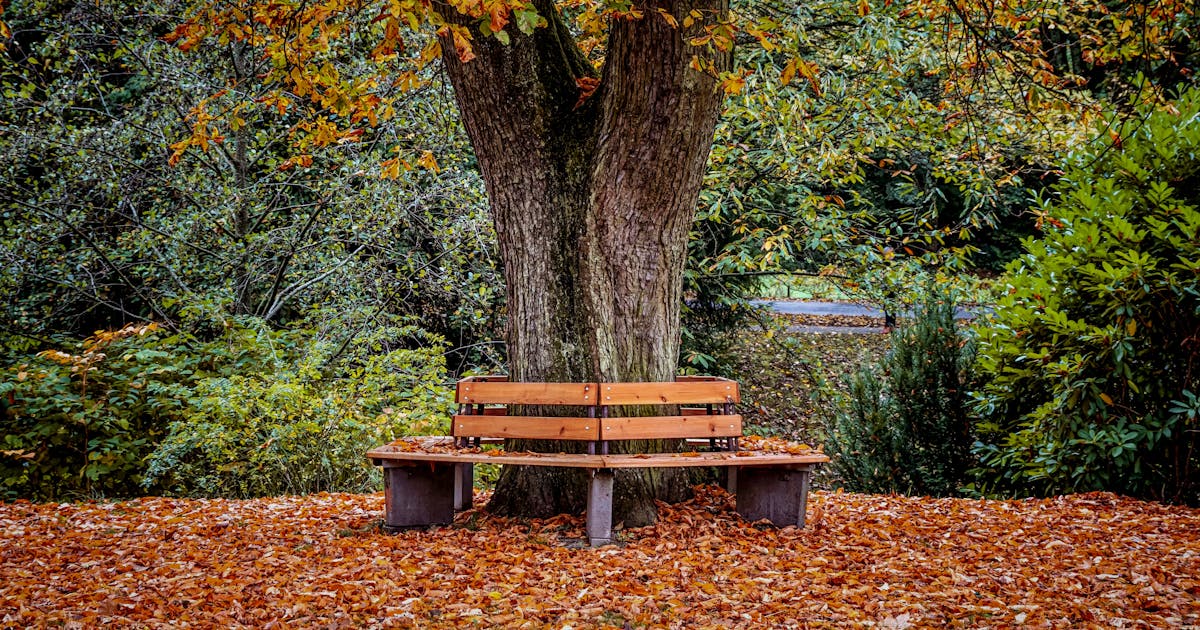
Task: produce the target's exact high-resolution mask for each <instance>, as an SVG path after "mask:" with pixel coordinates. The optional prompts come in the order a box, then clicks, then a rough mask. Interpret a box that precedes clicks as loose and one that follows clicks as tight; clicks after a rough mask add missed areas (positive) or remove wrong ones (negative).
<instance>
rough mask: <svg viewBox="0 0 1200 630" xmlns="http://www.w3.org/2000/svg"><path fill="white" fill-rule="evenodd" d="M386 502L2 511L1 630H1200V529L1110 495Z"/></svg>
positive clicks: (715, 495)
mask: <svg viewBox="0 0 1200 630" xmlns="http://www.w3.org/2000/svg"><path fill="white" fill-rule="evenodd" d="M382 508H383V505H382V498H381V496H380V495H366V496H363V495H351V494H334V495H314V496H308V497H287V498H270V499H259V500H252V501H229V500H177V499H161V498H147V499H138V500H133V501H128V502H123V503H98V504H30V503H15V504H7V505H0V576H2V577H3V579H2V581H0V626H2V627H5V628H8V627H41V626H67V627H81V628H91V627H111V626H133V627H166V626H170V627H181V626H192V627H221V628H225V627H331V628H332V627H445V628H459V627H467V626H472V625H474V626H486V627H529V628H539V627H547V626H550V627H558V628H561V627H567V626H570V627H576V628H578V627H598V626H611V627H617V628H624V627H633V628H637V627H682V628H695V627H745V628H764V627H799V628H804V627H808V628H824V627H839V628H841V627H885V628H902V627H933V628H943V627H969V628H986V627H994V628H1009V627H1014V626H1027V627H1053V628H1113V627H1117V628H1119V627H1133V628H1178V627H1185V626H1188V625H1194V624H1200V510H1196V509H1188V508H1180V507H1165V506H1162V505H1158V504H1153V503H1143V502H1139V501H1133V500H1129V499H1123V498H1118V497H1116V496H1113V495H1108V494H1091V495H1079V496H1072V497H1065V498H1058V499H1049V500H1028V501H977V500H965V499H936V500H933V499H920V498H903V497H894V496H864V495H851V494H835V493H816V495H815V497H814V498H813V500H812V501H811V503H810V505H809V519H810V526H809V527H808V528H807V529H804V530H796V529H795V528H787V529H774V528H770V527H760V526H755V525H753V524H748V523H744V522H742V521H740V520H739V519H738V518H737V516H736V514H735V513H734V512H733V510H732V498H731V497H729V495H726V494H724V493H723V492H721V491H719V490H715V489H707V488H704V489H701V491H700V493H699V496H698V498H697V499H696V500H695V501H692V502H689V503H687V504H683V505H680V506H675V507H664V508H663V509H662V518H661V520H660V522H659V523H658V524H657V525H655V526H651V527H646V528H639V529H635V530H628V531H625V532H623V533H622V542H621V544H619V545H613V546H608V547H602V548H597V549H592V548H587V547H582V546H580V544H579V538H580V537H581V536H582V531H581V526H582V522H581V520H580V519H578V518H573V517H565V516H564V517H559V518H556V519H551V520H546V521H533V522H519V521H513V520H504V519H498V518H492V517H489V516H487V515H486V514H484V513H482V512H480V511H471V512H468V513H465V514H463V515H461V516H460V518H459V520H458V522H457V523H456V525H455V526H452V527H447V528H440V529H436V530H433V531H411V532H406V533H402V534H399V535H387V534H383V533H379V532H378V531H377V526H376V524H377V523H378V520H379V517H380V516H381V510H382Z"/></svg>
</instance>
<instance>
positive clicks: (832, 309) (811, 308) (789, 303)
mask: <svg viewBox="0 0 1200 630" xmlns="http://www.w3.org/2000/svg"><path fill="white" fill-rule="evenodd" d="M750 304H752V305H754V306H762V307H765V308H769V309H771V310H772V311H775V312H776V313H783V314H785V315H841V316H848V317H876V318H879V319H883V311H881V310H879V309H877V308H875V307H872V306H863V305H862V304H856V303H854V302H828V301H822V300H786V301H784V300H750ZM988 310H990V309H988V308H987V307H972V308H970V309H967V308H964V307H961V306H960V307H959V308H958V310H957V311H956V312H955V313H954V316H955V317H957V318H958V319H974V318H975V316H976V315H977V314H978V313H981V312H987V311H988ZM903 314H904V313H901V315H903ZM788 332H797V333H806V334H843V335H845V334H857V335H865V334H877V333H882V332H884V330H883V328H882V327H874V326H802V325H798V326H788Z"/></svg>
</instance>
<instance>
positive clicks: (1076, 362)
mask: <svg viewBox="0 0 1200 630" xmlns="http://www.w3.org/2000/svg"><path fill="white" fill-rule="evenodd" d="M1141 115H1142V116H1141V118H1140V119H1139V120H1136V121H1130V122H1127V123H1124V124H1120V125H1116V126H1114V127H1113V128H1112V129H1111V130H1109V129H1101V130H1100V132H1099V138H1098V139H1097V141H1096V142H1094V143H1092V144H1091V145H1089V146H1087V147H1085V148H1083V149H1082V150H1081V151H1080V152H1079V154H1078V155H1076V156H1074V159H1073V160H1072V161H1071V164H1070V166H1069V168H1068V169H1067V170H1066V173H1065V174H1064V175H1063V178H1062V182H1061V183H1060V185H1059V186H1058V187H1057V188H1056V190H1055V194H1054V195H1052V196H1048V197H1044V198H1041V199H1039V200H1038V204H1039V209H1038V219H1039V223H1040V224H1041V227H1042V230H1043V232H1042V235H1041V238H1040V239H1037V240H1032V239H1031V240H1027V241H1026V242H1025V249H1026V254H1025V255H1024V256H1022V257H1021V258H1020V259H1019V260H1017V261H1014V262H1013V263H1012V264H1011V265H1010V266H1009V268H1008V274H1009V276H1008V279H1007V293H1006V294H1005V295H1004V296H1003V297H1002V298H1001V299H1000V300H999V302H998V303H997V305H996V313H995V316H994V319H993V320H992V321H991V322H989V323H988V325H987V326H986V327H984V328H983V330H982V337H981V345H980V348H981V355H980V368H981V370H982V372H983V373H985V374H986V376H987V381H986V385H985V386H984V387H983V388H982V389H981V390H980V391H979V392H977V394H976V397H977V403H978V409H979V412H980V414H981V416H982V421H981V423H980V424H979V426H978V428H977V431H978V433H979V437H980V442H979V443H978V444H977V445H976V452H977V453H978V454H979V456H980V457H981V460H982V470H981V479H982V488H983V489H984V490H985V491H988V492H1003V493H1017V494H1044V493H1057V492H1073V491H1082V490H1091V489H1100V488H1103V489H1110V490H1114V491H1118V492H1122V493H1129V494H1133V495H1136V496H1142V497H1153V498H1157V499H1165V500H1174V501H1180V500H1185V501H1193V502H1194V501H1197V500H1200V484H1198V483H1197V478H1198V476H1197V470H1198V464H1200V451H1198V449H1197V446H1198V444H1197V439H1198V438H1197V436H1198V435H1200V433H1198V430H1200V425H1198V424H1197V414H1196V413H1195V397H1194V394H1195V392H1196V391H1197V389H1198V387H1197V384H1198V382H1200V381H1198V373H1197V370H1198V369H1200V345H1198V344H1197V339H1198V338H1200V207H1198V206H1200V203H1198V202H1200V195H1197V190H1200V158H1197V149H1198V148H1200V125H1196V124H1195V122H1196V120H1197V119H1198V117H1200V91H1197V90H1190V91H1188V92H1186V93H1184V94H1183V95H1182V96H1180V98H1179V99H1178V100H1176V101H1174V102H1173V103H1170V104H1168V105H1166V106H1164V107H1160V108H1143V110H1142V112H1141ZM1110 134H1112V135H1116V136H1119V137H1121V138H1123V140H1122V141H1121V142H1120V143H1119V144H1118V145H1117V146H1115V147H1109V146H1106V145H1105V143H1107V142H1108V141H1109V139H1110V137H1111V135H1110Z"/></svg>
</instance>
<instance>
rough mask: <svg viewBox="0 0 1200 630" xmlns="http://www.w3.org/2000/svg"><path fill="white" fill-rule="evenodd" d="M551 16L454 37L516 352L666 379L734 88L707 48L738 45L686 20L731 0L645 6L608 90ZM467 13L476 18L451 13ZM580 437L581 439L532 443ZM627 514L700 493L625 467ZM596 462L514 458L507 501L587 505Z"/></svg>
mask: <svg viewBox="0 0 1200 630" xmlns="http://www.w3.org/2000/svg"><path fill="white" fill-rule="evenodd" d="M535 4H536V6H537V10H538V12H539V13H540V14H541V15H542V16H544V17H545V18H546V19H547V20H548V22H549V24H548V26H547V27H545V28H539V29H536V30H535V32H534V33H533V34H532V35H530V36H525V35H521V34H520V33H519V32H517V31H516V29H513V28H510V29H509V31H510V33H512V42H511V44H510V45H503V44H501V43H499V42H498V41H497V40H496V39H495V38H491V37H488V38H484V37H481V36H479V34H478V32H474V35H475V40H474V42H473V47H474V48H473V52H474V53H475V55H476V59H474V60H472V61H469V62H466V63H462V62H460V61H459V58H458V56H457V54H456V53H455V51H454V47H453V44H452V42H451V41H450V40H449V38H448V37H445V38H443V50H444V51H445V52H444V55H443V56H444V60H445V65H446V70H447V74H448V76H449V78H450V80H451V83H452V84H453V86H454V90H455V95H456V97H457V99H458V105H459V108H460V110H461V112H462V116H463V120H464V123H465V125H466V128H467V131H468V133H469V135H470V137H471V141H472V144H473V146H474V149H475V154H476V157H477V158H478V160H479V164H480V168H481V170H482V172H483V177H484V181H485V183H486V186H487V192H488V197H489V200H490V202H491V211H492V218H493V220H494V222H495V227H496V234H497V238H498V241H499V248H500V254H501V259H502V262H503V265H504V275H505V280H506V285H507V286H506V289H507V298H508V331H507V337H508V338H507V342H508V357H509V365H510V372H511V377H512V379H513V380H517V381H592V380H595V381H601V382H606V381H608V382H612V381H666V380H671V379H672V378H673V377H674V375H675V371H676V367H677V364H678V359H679V337H680V324H679V307H680V303H681V300H682V297H683V296H682V291H683V270H684V265H685V263H686V257H687V236H688V230H689V228H690V225H691V222H692V219H693V218H694V215H695V206H696V200H697V197H698V195H699V189H700V185H701V182H702V179H703V175H704V168H705V164H706V162H707V159H708V153H709V148H710V146H711V144H712V138H713V132H714V129H715V127H716V121H717V116H718V114H719V110H720V104H721V98H722V93H721V92H720V89H719V86H718V85H717V82H716V81H715V79H714V77H713V76H711V75H710V74H707V73H705V72H701V71H698V70H695V69H693V68H692V67H691V62H692V59H693V56H696V57H699V58H700V59H704V60H711V61H712V62H714V64H715V67H716V68H718V69H727V68H728V66H729V63H730V54H729V53H728V52H720V51H708V50H706V49H704V48H699V47H693V46H691V45H690V44H688V43H687V40H688V39H689V38H690V37H692V36H695V35H696V34H697V32H702V31H701V30H700V29H701V28H702V27H701V25H695V26H693V27H692V29H691V30H690V31H688V30H685V29H680V28H674V27H671V26H670V25H669V24H668V23H667V21H666V20H665V19H664V18H663V17H662V16H661V15H658V10H659V9H660V8H661V9H665V10H666V11H669V12H670V13H671V14H672V15H674V16H677V17H678V19H679V20H680V21H682V19H683V17H684V16H686V15H688V13H689V12H691V11H692V10H693V9H698V10H699V11H701V12H702V13H703V14H704V15H707V16H710V17H711V16H714V15H716V16H721V17H723V16H724V15H725V14H726V12H727V8H728V3H727V1H726V0H676V1H673V2H665V3H663V4H660V5H639V6H638V7H637V8H638V9H640V10H641V11H642V13H643V15H644V17H643V18H641V19H635V20H626V19H620V20H615V21H614V22H613V25H612V29H611V33H610V36H609V42H608V47H607V57H606V61H605V65H604V68H603V76H602V77H601V78H600V83H599V87H598V88H597V89H596V91H595V92H594V93H593V94H591V96H590V97H589V98H587V99H586V100H583V101H582V103H581V102H580V99H581V96H582V92H581V90H580V87H579V86H578V84H577V80H579V79H584V78H594V75H595V70H594V68H593V67H592V65H591V64H590V63H589V62H588V60H587V59H586V58H585V57H584V55H583V54H582V52H581V51H580V49H579V47H578V46H577V44H576V42H575V41H574V39H573V38H572V36H571V35H570V32H569V30H568V28H567V26H566V25H565V24H564V22H563V19H562V18H561V16H560V15H559V14H558V12H557V10H556V9H555V8H554V5H553V3H552V2H549V1H547V0H537V1H536V2H535ZM445 17H446V18H447V20H448V21H452V20H457V21H458V22H459V23H465V18H462V17H461V16H457V17H456V16H450V15H446V16H445ZM530 446H533V447H535V448H538V447H544V448H551V449H554V450H563V449H564V448H569V446H570V445H564V444H552V445H536V444H535V445H520V447H524V448H527V447H530ZM621 472H622V473H624V474H619V475H618V477H617V481H616V488H615V490H614V503H615V505H614V511H615V514H614V518H615V520H617V521H625V523H626V524H627V525H640V524H644V523H648V522H652V521H653V519H654V500H655V499H661V500H667V501H672V500H678V499H680V498H683V497H684V496H686V493H687V483H686V476H685V475H684V474H683V473H682V472H681V471H679V470H677V469H676V470H671V469H667V470H654V471H621ZM585 497H586V492H585V486H584V478H583V475H582V474H581V473H579V472H578V471H570V470H565V469H545V468H532V467H530V468H518V467H506V469H505V472H504V474H503V475H502V476H501V478H500V480H499V482H498V484H497V487H496V492H495V495H494V497H493V500H492V505H491V508H492V509H493V510H494V511H497V512H500V513H504V514H511V515H522V516H548V515H552V514H556V513H561V512H577V511H579V510H581V509H582V508H583V505H584V503H585Z"/></svg>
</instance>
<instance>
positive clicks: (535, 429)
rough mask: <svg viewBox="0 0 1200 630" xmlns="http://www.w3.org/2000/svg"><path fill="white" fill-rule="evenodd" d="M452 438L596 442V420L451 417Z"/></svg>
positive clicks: (598, 435) (597, 425)
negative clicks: (452, 422) (452, 421)
mask: <svg viewBox="0 0 1200 630" xmlns="http://www.w3.org/2000/svg"><path fill="white" fill-rule="evenodd" d="M451 433H452V434H453V435H454V437H476V436H480V437H483V436H487V437H500V438H522V439H529V440H598V439H600V419H599V418H547V417H540V416H454V424H453V428H452V430H451Z"/></svg>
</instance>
